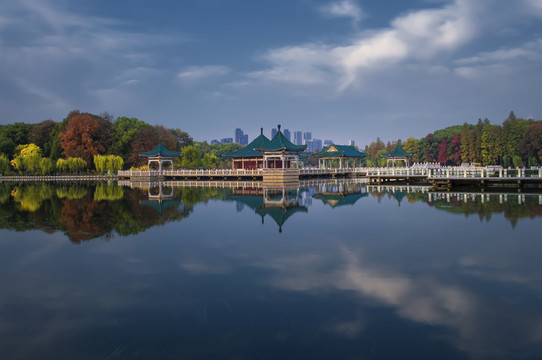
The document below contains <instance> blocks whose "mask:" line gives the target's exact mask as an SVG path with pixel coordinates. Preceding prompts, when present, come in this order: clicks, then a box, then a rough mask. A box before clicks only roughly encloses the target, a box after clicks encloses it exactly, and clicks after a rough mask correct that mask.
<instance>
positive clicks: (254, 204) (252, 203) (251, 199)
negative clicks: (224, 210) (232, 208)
mask: <svg viewBox="0 0 542 360" xmlns="http://www.w3.org/2000/svg"><path fill="white" fill-rule="evenodd" d="M228 199H229V200H234V201H238V202H241V203H243V204H245V205H247V206H248V207H249V208H251V209H252V210H254V211H256V209H258V208H259V207H261V206H263V198H262V197H261V196H246V195H244V196H242V195H233V196H229V197H228Z"/></svg>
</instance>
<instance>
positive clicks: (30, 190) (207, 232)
mask: <svg viewBox="0 0 542 360" xmlns="http://www.w3.org/2000/svg"><path fill="white" fill-rule="evenodd" d="M196 185H197V184H196ZM199 185H205V183H200V184H199ZM207 185H209V184H207ZM225 185H226V184H224V185H223V186H225ZM227 185H231V187H224V188H212V187H178V186H169V185H168V184H166V185H164V186H161V187H158V186H152V187H149V186H145V185H144V184H142V185H141V186H140V187H137V186H134V187H130V186H118V185H117V184H116V183H98V184H68V183H66V184H57V185H52V184H48V183H28V184H10V183H0V215H1V216H0V222H1V226H0V264H1V265H0V266H1V269H2V271H1V272H0V283H1V291H0V354H2V358H3V359H46V358H50V359H134V358H135V359H401V358H410V359H421V358H424V359H540V358H542V261H541V255H542V237H541V229H542V196H540V195H538V194H518V193H516V191H517V190H515V189H510V191H509V192H506V191H505V192H503V193H479V192H476V191H473V192H467V193H432V192H430V191H428V189H427V188H422V187H377V186H368V185H366V184H363V183H360V182H359V181H347V180H344V181H327V182H316V181H313V182H306V183H302V184H300V185H299V186H289V187H286V188H270V187H262V186H261V184H258V183H237V184H235V183H232V184H227Z"/></svg>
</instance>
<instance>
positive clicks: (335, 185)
mask: <svg viewBox="0 0 542 360" xmlns="http://www.w3.org/2000/svg"><path fill="white" fill-rule="evenodd" d="M367 196H369V193H368V192H367V191H366V188H365V186H363V185H362V184H361V183H356V182H344V181H340V182H339V181H330V182H325V183H323V184H320V185H319V186H318V188H317V193H316V194H314V195H313V196H312V197H313V198H314V199H319V200H321V201H322V202H323V203H324V205H329V206H331V208H335V207H338V206H344V205H354V204H355V203H356V202H357V201H358V200H359V199H361V198H364V197H367Z"/></svg>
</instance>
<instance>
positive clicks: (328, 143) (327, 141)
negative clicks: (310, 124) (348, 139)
mask: <svg viewBox="0 0 542 360" xmlns="http://www.w3.org/2000/svg"><path fill="white" fill-rule="evenodd" d="M331 144H333V140H329V139H326V140H324V146H330V145H331Z"/></svg>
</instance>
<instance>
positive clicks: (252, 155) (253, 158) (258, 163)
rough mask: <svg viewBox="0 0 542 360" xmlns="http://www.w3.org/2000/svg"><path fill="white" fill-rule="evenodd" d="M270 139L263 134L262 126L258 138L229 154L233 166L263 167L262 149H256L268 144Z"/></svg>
mask: <svg viewBox="0 0 542 360" xmlns="http://www.w3.org/2000/svg"><path fill="white" fill-rule="evenodd" d="M269 142H270V140H269V139H268V138H267V137H265V135H264V134H263V128H261V134H260V136H258V137H257V138H256V139H254V140H252V142H251V143H250V144H248V145H247V146H245V147H244V148H242V149H240V150H239V151H236V152H234V153H231V154H228V156H230V157H231V158H232V160H231V168H232V169H233V170H235V169H245V170H253V169H261V168H263V155H262V153H261V152H260V151H258V150H255V148H259V147H262V146H265V145H267V144H268V143H269Z"/></svg>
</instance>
